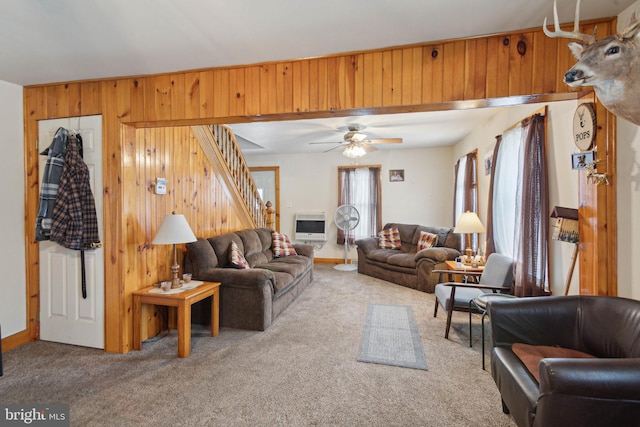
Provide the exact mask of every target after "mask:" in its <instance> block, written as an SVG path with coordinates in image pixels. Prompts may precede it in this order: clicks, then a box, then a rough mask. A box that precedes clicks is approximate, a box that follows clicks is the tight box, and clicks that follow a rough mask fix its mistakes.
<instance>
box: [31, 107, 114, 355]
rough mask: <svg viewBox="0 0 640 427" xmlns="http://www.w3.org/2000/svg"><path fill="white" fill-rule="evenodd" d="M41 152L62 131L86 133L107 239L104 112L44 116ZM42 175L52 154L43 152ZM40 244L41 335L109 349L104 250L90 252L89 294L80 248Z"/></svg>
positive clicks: (86, 156) (87, 254)
mask: <svg viewBox="0 0 640 427" xmlns="http://www.w3.org/2000/svg"><path fill="white" fill-rule="evenodd" d="M38 124H39V128H38V133H39V135H38V152H42V150H44V149H45V148H47V147H48V146H49V145H50V144H51V141H52V139H53V136H54V134H55V132H56V130H57V129H58V128H59V127H64V128H66V129H70V130H73V131H80V135H81V136H82V141H83V151H84V161H85V163H86V164H87V166H88V168H89V173H90V176H91V190H92V192H93V196H94V199H95V202H96V213H97V216H98V230H99V233H100V240H101V241H104V226H103V209H102V116H85V117H73V118H70V119H68V118H67V119H54V120H42V121H40V122H39V123H38ZM39 160H40V161H39V166H40V171H39V173H40V175H39V176H40V177H41V178H42V175H43V172H44V166H45V163H46V161H47V159H46V156H40V159H39ZM39 245H40V339H42V340H44V341H55V342H61V343H66V344H75V345H81V346H84V347H95V348H104V249H102V248H98V249H94V250H88V251H85V272H86V288H87V297H86V298H83V296H82V287H81V286H82V276H81V262H80V251H75V250H71V249H67V248H64V247H62V246H60V245H58V244H56V243H53V242H51V241H42V242H40V243H39Z"/></svg>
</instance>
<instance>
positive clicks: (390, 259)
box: [356, 223, 460, 292]
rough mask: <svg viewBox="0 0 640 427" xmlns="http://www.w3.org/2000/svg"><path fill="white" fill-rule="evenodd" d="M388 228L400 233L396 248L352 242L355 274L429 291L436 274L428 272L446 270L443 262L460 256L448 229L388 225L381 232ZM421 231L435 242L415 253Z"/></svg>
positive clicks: (456, 240)
mask: <svg viewBox="0 0 640 427" xmlns="http://www.w3.org/2000/svg"><path fill="white" fill-rule="evenodd" d="M392 227H397V228H398V230H399V232H400V240H401V241H402V247H401V248H400V249H379V248H378V238H367V239H359V240H356V245H357V246H358V273H361V274H366V275H367V276H373V277H377V278H378V279H382V280H386V281H388V282H393V283H397V284H398V285H402V286H407V287H409V288H413V289H417V290H419V291H423V292H433V290H434V288H435V286H436V284H437V283H438V279H439V275H438V274H435V273H432V271H433V270H436V269H446V265H445V263H444V262H445V261H447V260H454V259H456V257H459V256H460V251H459V250H458V249H457V248H458V244H459V238H458V235H456V234H454V233H453V229H452V228H446V227H423V226H421V225H412V224H396V223H389V224H386V225H385V226H384V228H383V229H384V230H387V229H389V228H392ZM421 231H426V232H428V233H432V234H436V235H437V236H438V240H437V241H436V245H435V246H434V247H432V248H427V249H423V250H421V251H420V252H417V247H418V239H419V238H420V232H421Z"/></svg>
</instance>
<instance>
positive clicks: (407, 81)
mask: <svg viewBox="0 0 640 427" xmlns="http://www.w3.org/2000/svg"><path fill="white" fill-rule="evenodd" d="M401 52H402V69H401V74H400V75H401V78H402V83H401V84H400V102H401V103H402V104H403V105H411V104H413V70H414V64H413V50H412V49H409V48H407V49H402V50H401ZM421 66H422V61H420V67H421ZM415 68H419V67H415Z"/></svg>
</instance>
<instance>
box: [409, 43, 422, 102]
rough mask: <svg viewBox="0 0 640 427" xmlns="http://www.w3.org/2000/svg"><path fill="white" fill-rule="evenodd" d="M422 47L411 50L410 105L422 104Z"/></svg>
mask: <svg viewBox="0 0 640 427" xmlns="http://www.w3.org/2000/svg"><path fill="white" fill-rule="evenodd" d="M423 50H424V49H423V48H422V46H417V47H413V48H411V57H412V61H411V63H412V67H411V99H409V100H408V102H409V103H410V104H414V105H418V104H422V63H423V62H422V54H423Z"/></svg>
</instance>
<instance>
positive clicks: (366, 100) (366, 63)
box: [359, 53, 374, 108]
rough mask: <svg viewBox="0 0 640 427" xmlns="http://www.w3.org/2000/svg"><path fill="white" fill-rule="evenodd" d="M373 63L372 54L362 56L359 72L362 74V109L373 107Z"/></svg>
mask: <svg viewBox="0 0 640 427" xmlns="http://www.w3.org/2000/svg"><path fill="white" fill-rule="evenodd" d="M373 68H374V62H373V53H365V54H364V55H362V67H361V68H360V70H359V71H360V72H361V74H362V88H361V91H362V107H364V108H366V107H371V106H373V105H374V104H373V88H374V77H373V76H374V73H373Z"/></svg>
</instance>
